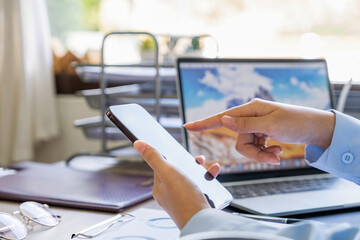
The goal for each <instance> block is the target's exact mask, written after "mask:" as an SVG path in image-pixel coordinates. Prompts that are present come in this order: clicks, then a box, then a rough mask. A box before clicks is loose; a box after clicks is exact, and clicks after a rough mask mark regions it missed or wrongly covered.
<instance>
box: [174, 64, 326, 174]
mask: <svg viewBox="0 0 360 240" xmlns="http://www.w3.org/2000/svg"><path fill="white" fill-rule="evenodd" d="M180 71H181V79H182V80H181V85H182V95H183V104H184V111H185V120H186V121H194V120H198V119H201V118H204V117H207V116H209V115H212V114H216V113H218V112H220V111H224V110H226V109H228V108H231V107H234V106H237V105H240V104H243V103H246V102H248V101H249V100H251V99H253V98H255V97H258V98H262V99H266V100H271V101H277V102H283V103H289V104H295V105H300V106H307V107H313V108H318V109H329V108H331V100H330V93H329V85H328V80H327V78H328V76H327V72H326V66H325V64H324V63H321V62H320V63H319V62H314V63H306V64H304V63H181V65H180ZM188 134H189V150H190V152H191V153H192V154H193V155H198V154H204V151H205V152H206V151H209V154H210V156H211V158H210V159H211V160H213V161H217V160H216V159H219V158H221V159H226V160H225V161H226V162H227V163H229V161H230V160H231V161H232V162H231V164H232V163H234V161H235V163H237V164H239V163H241V164H242V163H245V162H246V161H248V160H245V159H243V160H241V161H238V160H239V159H236V158H237V156H239V154H238V153H236V152H234V150H231V149H229V148H230V146H231V147H232V148H234V146H235V139H233V138H234V136H231V134H229V133H228V132H226V133H223V132H221V133H220V135H221V134H222V135H224V136H225V137H224V136H222V137H219V138H218V139H217V140H219V141H221V142H223V143H224V142H225V143H224V144H225V145H226V151H227V152H228V153H229V152H231V153H230V154H227V155H226V156H223V155H221V154H217V153H216V152H215V150H214V151H211V152H210V150H209V149H213V148H214V147H215V146H218V144H217V143H212V140H211V139H210V138H211V137H213V138H214V136H215V135H216V136H219V132H217V133H216V134H214V132H212V133H207V134H206V133H202V135H201V136H199V135H197V134H199V133H195V134H194V133H190V132H188ZM209 136H211V137H209ZM226 138H230V140H229V139H227V140H226ZM199 139H201V142H202V144H199V143H198V142H199V141H200V140H199ZM224 139H225V140H224ZM200 145H201V146H200ZM221 147H224V146H221ZM221 147H220V148H221ZM301 148H303V146H301ZM219 151H221V150H220V149H219ZM221 152H224V151H221ZM295 152H296V151H295ZM205 155H206V154H205ZM295 155H296V156H295ZM284 156H286V154H284ZM289 156H290V157H283V159H285V160H289V161H290V160H291V161H292V160H294V159H297V158H303V153H302V156H301V154H290V155H289ZM294 156H295V157H294ZM229 158H230V160H229ZM221 163H222V164H224V162H221ZM288 163H289V162H288ZM285 164H286V161H285ZM301 165H302V164H301ZM289 166H290V165H289ZM299 166H300V165H299ZM292 167H294V166H292ZM240 170H241V169H240ZM248 170H249V169H248Z"/></svg>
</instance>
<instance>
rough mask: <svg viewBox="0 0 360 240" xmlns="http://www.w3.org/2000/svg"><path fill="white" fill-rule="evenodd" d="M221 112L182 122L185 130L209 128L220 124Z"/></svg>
mask: <svg viewBox="0 0 360 240" xmlns="http://www.w3.org/2000/svg"><path fill="white" fill-rule="evenodd" d="M222 116H223V114H221V113H219V114H216V115H214V116H211V117H207V118H204V119H202V120H198V121H195V122H188V123H186V124H184V127H185V128H186V129H187V130H191V131H202V130H206V129H210V128H217V127H220V126H221V117H222Z"/></svg>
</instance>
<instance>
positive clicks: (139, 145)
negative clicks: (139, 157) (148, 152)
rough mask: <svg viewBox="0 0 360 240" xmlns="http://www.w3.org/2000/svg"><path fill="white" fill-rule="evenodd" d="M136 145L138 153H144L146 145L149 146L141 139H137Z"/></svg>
mask: <svg viewBox="0 0 360 240" xmlns="http://www.w3.org/2000/svg"><path fill="white" fill-rule="evenodd" d="M134 147H135V149H136V150H137V151H138V153H140V154H143V153H144V151H145V149H146V147H147V144H146V143H145V142H142V141H140V140H136V141H135V142H134Z"/></svg>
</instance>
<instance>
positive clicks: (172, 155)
mask: <svg viewBox="0 0 360 240" xmlns="http://www.w3.org/2000/svg"><path fill="white" fill-rule="evenodd" d="M106 115H107V117H108V118H109V119H110V120H111V121H112V122H113V123H114V124H115V125H116V126H117V127H118V128H119V129H120V130H121V131H122V132H123V133H124V134H125V135H126V136H127V137H128V138H129V139H130V140H131V141H132V142H135V141H136V140H141V141H145V142H146V143H148V144H150V145H151V146H153V147H154V148H155V149H157V151H158V152H159V153H160V154H161V155H162V156H163V157H164V158H165V159H166V160H167V161H168V162H169V163H170V164H172V165H173V166H174V167H176V168H177V169H179V170H180V171H181V172H182V173H183V174H185V175H186V176H187V177H188V178H189V179H191V180H192V181H193V182H194V183H195V184H197V186H198V187H199V188H200V190H201V191H202V192H203V193H204V194H205V196H206V198H207V199H208V201H209V203H210V205H212V207H214V208H218V209H222V208H224V207H226V206H228V205H229V204H230V202H231V201H232V199H233V197H232V195H231V194H230V192H229V191H228V190H226V189H225V188H224V186H222V185H221V183H220V182H219V181H218V180H216V179H214V178H209V177H208V175H209V173H208V172H207V171H206V169H205V168H204V167H203V166H201V165H199V164H197V163H196V161H195V158H194V157H193V156H191V154H190V153H189V152H188V151H186V149H185V148H184V147H183V146H182V145H181V144H180V143H179V142H178V141H176V140H175V139H174V138H173V137H172V136H171V135H170V134H169V133H168V132H167V131H166V130H165V129H164V128H163V127H162V126H161V125H160V124H159V123H158V122H157V121H156V120H155V119H154V118H153V116H151V115H150V114H149V113H148V112H147V111H146V110H145V109H144V108H142V107H141V106H140V105H138V104H124V105H117V106H111V107H110V108H109V109H108V110H107V111H106Z"/></svg>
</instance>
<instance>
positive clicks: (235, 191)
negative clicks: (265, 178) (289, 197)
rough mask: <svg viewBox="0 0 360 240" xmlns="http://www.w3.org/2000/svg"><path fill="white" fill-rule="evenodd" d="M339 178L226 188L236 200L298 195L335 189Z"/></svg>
mask: <svg viewBox="0 0 360 240" xmlns="http://www.w3.org/2000/svg"><path fill="white" fill-rule="evenodd" d="M336 181H338V179H337V178H334V177H330V178H318V179H302V180H300V179H299V180H290V181H281V182H267V183H256V184H249V185H235V186H226V189H227V190H229V192H230V193H231V194H232V195H233V197H234V198H235V199H241V198H251V197H260V196H266V195H273V194H283V193H296V192H304V191H314V190H324V189H328V188H331V187H333V185H335V183H336Z"/></svg>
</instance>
